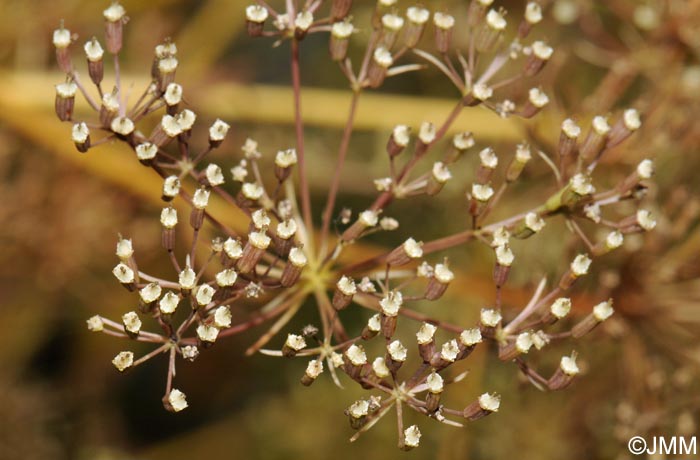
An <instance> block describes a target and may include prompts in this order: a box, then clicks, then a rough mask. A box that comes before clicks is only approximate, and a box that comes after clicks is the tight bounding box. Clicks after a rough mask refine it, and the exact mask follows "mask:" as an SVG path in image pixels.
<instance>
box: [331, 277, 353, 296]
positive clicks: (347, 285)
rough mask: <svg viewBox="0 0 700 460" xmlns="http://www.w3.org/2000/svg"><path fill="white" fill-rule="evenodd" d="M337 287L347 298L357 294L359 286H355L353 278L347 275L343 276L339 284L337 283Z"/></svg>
mask: <svg viewBox="0 0 700 460" xmlns="http://www.w3.org/2000/svg"><path fill="white" fill-rule="evenodd" d="M336 287H337V288H338V290H339V291H340V292H342V293H343V294H345V295H346V296H352V295H355V293H357V286H356V285H355V281H353V279H352V278H349V277H347V276H345V275H343V276H342V277H341V278H340V279H339V280H338V282H337V283H336Z"/></svg>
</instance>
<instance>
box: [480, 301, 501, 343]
mask: <svg viewBox="0 0 700 460" xmlns="http://www.w3.org/2000/svg"><path fill="white" fill-rule="evenodd" d="M502 319H503V317H502V316H501V313H499V312H498V311H496V310H493V309H489V308H482V309H481V313H480V315H479V329H480V330H481V334H482V335H483V336H485V337H493V336H494V335H495V332H496V328H498V327H499V326H500V325H501V320H502Z"/></svg>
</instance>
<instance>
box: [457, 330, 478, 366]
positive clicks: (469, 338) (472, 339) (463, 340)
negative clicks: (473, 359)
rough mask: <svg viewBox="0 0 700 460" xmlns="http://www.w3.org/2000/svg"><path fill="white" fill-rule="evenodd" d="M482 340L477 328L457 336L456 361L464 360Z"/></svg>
mask: <svg viewBox="0 0 700 460" xmlns="http://www.w3.org/2000/svg"><path fill="white" fill-rule="evenodd" d="M482 340H483V338H482V336H481V330H480V329H479V328H473V329H466V330H464V331H462V333H461V334H460V335H459V340H458V343H457V345H458V347H459V354H458V355H457V360H460V359H464V358H466V357H467V356H469V354H470V353H471V352H472V351H474V348H476V346H477V344H479V343H481V342H482Z"/></svg>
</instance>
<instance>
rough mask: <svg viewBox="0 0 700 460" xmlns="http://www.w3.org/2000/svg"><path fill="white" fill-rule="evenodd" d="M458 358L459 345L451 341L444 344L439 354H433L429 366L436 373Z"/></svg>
mask: <svg viewBox="0 0 700 460" xmlns="http://www.w3.org/2000/svg"><path fill="white" fill-rule="evenodd" d="M458 356H459V344H458V343H457V341H456V340H454V339H452V340H450V341H449V342H446V343H444V344H443V345H442V348H440V353H435V354H434V355H433V357H432V359H431V360H430V365H431V366H432V367H433V369H435V370H436V371H439V370H441V369H444V368H446V367H447V366H449V365H450V364H452V363H453V362H455V360H456V359H457V357H458Z"/></svg>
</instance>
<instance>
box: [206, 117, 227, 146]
mask: <svg viewBox="0 0 700 460" xmlns="http://www.w3.org/2000/svg"><path fill="white" fill-rule="evenodd" d="M230 128H231V125H229V124H228V123H226V122H224V121H222V120H219V119H218V118H217V119H216V121H215V122H214V123H213V124H212V125H211V127H210V128H209V140H211V141H214V142H221V141H223V140H224V138H225V137H226V134H228V130H229V129H230Z"/></svg>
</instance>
